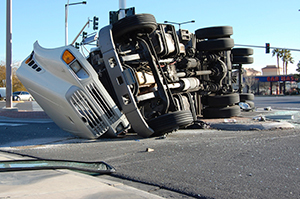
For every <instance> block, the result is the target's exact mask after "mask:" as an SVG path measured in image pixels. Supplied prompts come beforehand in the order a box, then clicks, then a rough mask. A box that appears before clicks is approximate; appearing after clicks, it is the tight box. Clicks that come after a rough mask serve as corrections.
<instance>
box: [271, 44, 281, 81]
mask: <svg viewBox="0 0 300 199" xmlns="http://www.w3.org/2000/svg"><path fill="white" fill-rule="evenodd" d="M282 53H283V50H282V49H279V48H275V49H273V51H272V56H273V57H274V56H275V55H276V58H277V73H278V75H279V72H280V71H279V58H281V57H282Z"/></svg>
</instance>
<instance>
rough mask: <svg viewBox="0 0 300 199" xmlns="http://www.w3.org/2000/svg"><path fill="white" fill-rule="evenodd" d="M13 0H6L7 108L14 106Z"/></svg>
mask: <svg viewBox="0 0 300 199" xmlns="http://www.w3.org/2000/svg"><path fill="white" fill-rule="evenodd" d="M11 12H12V0H6V108H7V109H10V108H12V86H11V85H12V77H11V76H12V75H11V71H12V27H11V26H12V25H11V24H12V19H11V18H12V13H11Z"/></svg>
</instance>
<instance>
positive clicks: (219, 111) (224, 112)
mask: <svg viewBox="0 0 300 199" xmlns="http://www.w3.org/2000/svg"><path fill="white" fill-rule="evenodd" d="M240 113H241V110H240V107H239V106H238V105H234V106H228V107H206V108H205V109H204V110H203V117H204V118H229V117H234V116H238V115H239V114H240Z"/></svg>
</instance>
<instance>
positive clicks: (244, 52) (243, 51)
mask: <svg viewBox="0 0 300 199" xmlns="http://www.w3.org/2000/svg"><path fill="white" fill-rule="evenodd" d="M231 54H233V56H249V55H253V49H252V48H233V49H232V50H231Z"/></svg>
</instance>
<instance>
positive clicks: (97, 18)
mask: <svg viewBox="0 0 300 199" xmlns="http://www.w3.org/2000/svg"><path fill="white" fill-rule="evenodd" d="M98 21H99V17H96V16H94V21H93V29H94V30H98V25H99V22H98Z"/></svg>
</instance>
